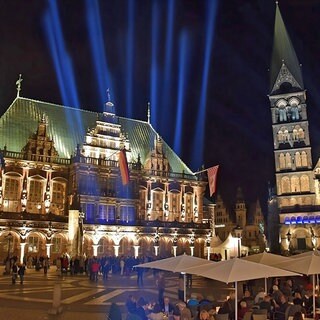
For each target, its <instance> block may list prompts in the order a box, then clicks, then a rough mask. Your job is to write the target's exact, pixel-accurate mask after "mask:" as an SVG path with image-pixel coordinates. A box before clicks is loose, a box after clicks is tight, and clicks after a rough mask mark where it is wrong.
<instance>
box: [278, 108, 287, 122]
mask: <svg viewBox="0 0 320 320" xmlns="http://www.w3.org/2000/svg"><path fill="white" fill-rule="evenodd" d="M279 121H280V122H284V121H287V110H286V108H285V107H284V106H281V107H280V108H279Z"/></svg>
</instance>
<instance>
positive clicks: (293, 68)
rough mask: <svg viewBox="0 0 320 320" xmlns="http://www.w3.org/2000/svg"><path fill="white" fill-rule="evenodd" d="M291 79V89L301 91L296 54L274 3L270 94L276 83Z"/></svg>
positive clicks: (300, 78) (301, 81)
mask: <svg viewBox="0 0 320 320" xmlns="http://www.w3.org/2000/svg"><path fill="white" fill-rule="evenodd" d="M289 77H291V81H287V82H290V83H291V84H292V86H293V87H298V88H299V90H303V87H304V86H303V80H302V73H301V65H300V64H299V61H298V58H297V55H296V52H295V50H294V48H293V45H292V43H291V40H290V37H289V34H288V32H287V29H286V26H285V24H284V22H283V19H282V15H281V12H280V9H279V4H278V2H277V1H276V15H275V25H274V40H273V51H272V60H271V79H270V80H271V92H274V91H275V90H277V89H278V87H277V86H276V85H277V82H279V83H280V82H281V83H282V82H284V80H287V79H288V78H289Z"/></svg>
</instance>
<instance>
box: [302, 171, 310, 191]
mask: <svg viewBox="0 0 320 320" xmlns="http://www.w3.org/2000/svg"><path fill="white" fill-rule="evenodd" d="M300 181H301V191H310V186H309V177H308V176H307V175H303V176H301V178H300Z"/></svg>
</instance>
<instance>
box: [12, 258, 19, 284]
mask: <svg viewBox="0 0 320 320" xmlns="http://www.w3.org/2000/svg"><path fill="white" fill-rule="evenodd" d="M17 275H18V267H17V263H16V262H13V265H12V284H16V279H17Z"/></svg>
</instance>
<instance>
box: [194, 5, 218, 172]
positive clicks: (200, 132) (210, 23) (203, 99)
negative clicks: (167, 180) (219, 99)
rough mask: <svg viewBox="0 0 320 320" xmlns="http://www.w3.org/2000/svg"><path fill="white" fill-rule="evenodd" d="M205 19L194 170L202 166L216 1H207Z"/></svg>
mask: <svg viewBox="0 0 320 320" xmlns="http://www.w3.org/2000/svg"><path fill="white" fill-rule="evenodd" d="M207 5H208V8H207V17H206V25H205V31H206V35H207V36H206V46H205V54H204V65H203V73H202V81H201V93H200V101H199V109H198V118H197V122H196V133H195V135H194V140H193V146H194V148H193V150H197V152H194V153H193V157H192V164H193V166H194V167H195V168H199V167H200V166H201V165H202V158H203V151H204V145H203V141H204V128H205V125H204V124H205V113H206V105H207V90H208V78H209V71H210V59H211V51H212V43H213V36H214V28H215V18H216V11H217V1H211V0H208V1H207Z"/></svg>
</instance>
